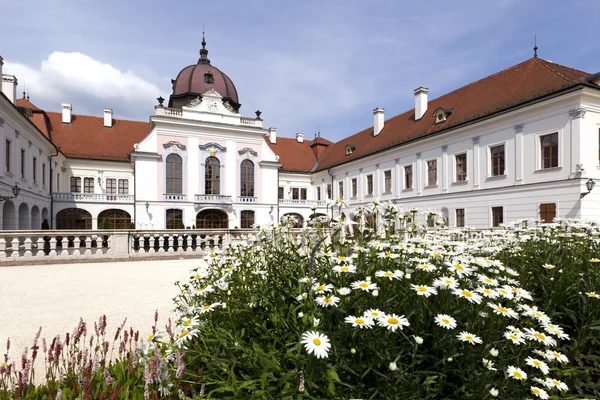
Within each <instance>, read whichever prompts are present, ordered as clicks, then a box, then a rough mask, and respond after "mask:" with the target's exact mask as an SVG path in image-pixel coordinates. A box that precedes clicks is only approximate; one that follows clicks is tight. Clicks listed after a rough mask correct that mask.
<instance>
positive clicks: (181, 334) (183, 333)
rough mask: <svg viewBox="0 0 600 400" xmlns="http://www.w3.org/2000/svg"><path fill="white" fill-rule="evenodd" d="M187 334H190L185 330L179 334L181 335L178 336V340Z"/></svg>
mask: <svg viewBox="0 0 600 400" xmlns="http://www.w3.org/2000/svg"><path fill="white" fill-rule="evenodd" d="M188 333H190V331H188V330H187V329H186V330H185V331H183V332H181V333H180V334H179V339H181V338H182V337H185V336H187V335H188Z"/></svg>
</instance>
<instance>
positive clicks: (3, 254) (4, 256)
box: [0, 237, 6, 258]
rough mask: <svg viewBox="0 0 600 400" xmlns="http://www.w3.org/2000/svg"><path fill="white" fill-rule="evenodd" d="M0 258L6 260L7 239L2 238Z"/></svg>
mask: <svg viewBox="0 0 600 400" xmlns="http://www.w3.org/2000/svg"><path fill="white" fill-rule="evenodd" d="M0 258H6V239H4V238H3V237H0Z"/></svg>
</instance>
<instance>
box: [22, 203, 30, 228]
mask: <svg viewBox="0 0 600 400" xmlns="http://www.w3.org/2000/svg"><path fill="white" fill-rule="evenodd" d="M29 217H30V215H29V208H28V207H27V204H25V203H21V205H20V206H19V230H24V229H31V220H30V218H29Z"/></svg>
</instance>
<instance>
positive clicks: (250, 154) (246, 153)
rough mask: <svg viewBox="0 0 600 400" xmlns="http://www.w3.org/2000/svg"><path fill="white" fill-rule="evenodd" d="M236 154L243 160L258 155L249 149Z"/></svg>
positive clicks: (246, 148) (245, 148)
mask: <svg viewBox="0 0 600 400" xmlns="http://www.w3.org/2000/svg"><path fill="white" fill-rule="evenodd" d="M238 154H239V155H240V156H244V158H250V157H258V153H257V152H256V151H254V150H252V149H251V148H250V147H244V148H243V149H241V150H239V151H238Z"/></svg>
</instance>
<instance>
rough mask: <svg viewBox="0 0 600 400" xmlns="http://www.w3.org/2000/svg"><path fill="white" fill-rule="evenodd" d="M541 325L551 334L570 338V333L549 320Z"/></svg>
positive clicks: (561, 337)
mask: <svg viewBox="0 0 600 400" xmlns="http://www.w3.org/2000/svg"><path fill="white" fill-rule="evenodd" d="M541 325H542V327H543V328H544V329H545V330H546V332H548V333H549V334H550V335H555V336H558V338H559V339H563V340H569V335H567V334H566V333H565V331H564V330H563V329H562V328H561V327H560V326H558V325H554V324H551V323H548V322H542V323H541Z"/></svg>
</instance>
